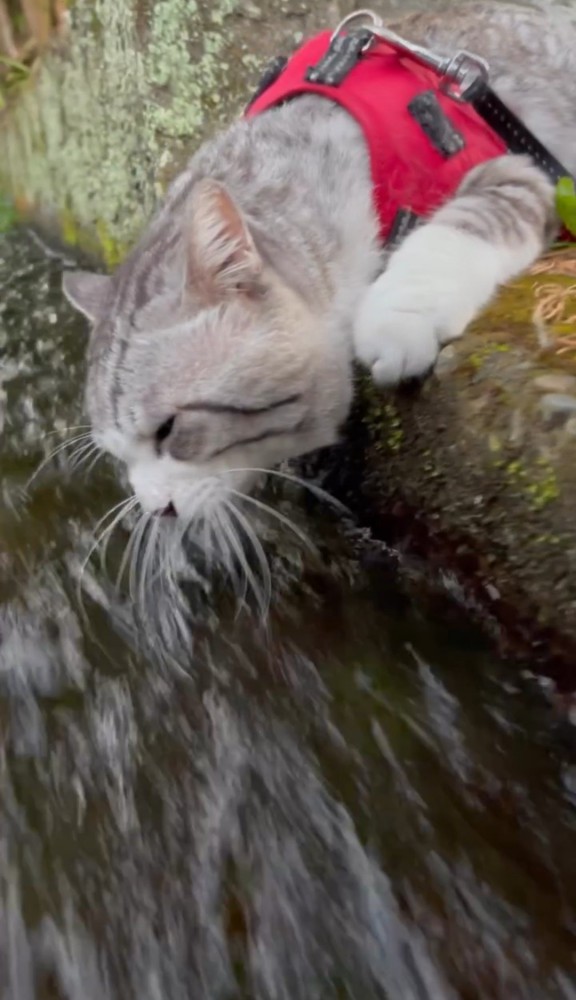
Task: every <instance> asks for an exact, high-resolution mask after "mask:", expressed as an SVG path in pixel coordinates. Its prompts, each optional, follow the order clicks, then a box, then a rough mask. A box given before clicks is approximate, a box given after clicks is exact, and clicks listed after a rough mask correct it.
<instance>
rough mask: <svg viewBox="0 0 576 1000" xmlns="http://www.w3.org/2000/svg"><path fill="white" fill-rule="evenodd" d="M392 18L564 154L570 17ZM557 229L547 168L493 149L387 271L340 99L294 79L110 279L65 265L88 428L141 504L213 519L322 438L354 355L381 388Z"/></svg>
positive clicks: (196, 176) (575, 156)
mask: <svg viewBox="0 0 576 1000" xmlns="http://www.w3.org/2000/svg"><path fill="white" fill-rule="evenodd" d="M394 27H395V28H396V30H398V31H399V32H400V33H402V34H404V36H405V37H407V38H410V39H411V40H413V41H419V42H421V43H422V44H425V45H427V46H429V47H430V48H432V49H434V50H435V51H439V52H441V53H448V54H450V53H452V52H454V51H455V50H457V49H459V48H467V49H469V50H472V51H475V52H478V53H479V54H480V55H483V56H484V57H485V58H486V59H488V61H489V62H490V65H491V67H492V84H493V86H494V87H495V89H496V90H497V92H498V93H499V95H500V96H501V97H502V98H503V100H505V101H506V102H507V103H508V104H509V106H510V107H511V108H512V109H513V110H515V111H516V113H517V114H518V115H520V117H521V118H523V120H524V121H525V122H526V124H527V125H528V127H529V128H531V129H532V130H533V131H534V132H535V133H536V135H537V136H538V137H539V138H540V139H541V140H542V141H543V142H544V143H545V144H546V145H547V146H548V147H549V149H550V150H551V152H553V153H554V154H555V155H556V156H557V157H558V158H559V159H560V160H561V161H563V162H564V163H565V164H566V166H567V167H568V169H570V170H571V171H576V55H575V54H576V31H575V30H574V27H573V25H572V24H571V23H569V22H568V19H567V15H563V16H561V15H560V14H559V13H558V14H555V15H553V14H552V13H551V12H548V13H546V12H543V11H540V10H537V9H528V10H527V9H521V8H519V7H513V6H509V5H495V4H489V5H483V6H480V7H472V8H467V9H463V10H459V11H454V10H451V11H450V13H449V14H448V15H440V14H434V15H429V14H426V15H413V16H412V17H410V18H407V19H406V20H405V21H403V22H402V23H401V24H398V25H395V26H394ZM554 232H555V219H554V210H553V190H552V187H551V185H550V183H549V182H548V180H547V179H546V177H545V176H544V175H543V174H541V173H540V171H539V170H538V169H537V168H536V167H535V166H533V165H532V164H531V163H530V162H529V161H528V160H526V159H525V158H523V157H516V156H505V157H501V158H499V159H496V160H492V161H491V162H489V163H487V164H485V165H483V166H481V167H479V168H475V169H474V170H473V171H472V172H471V173H470V174H469V175H468V177H467V178H466V179H465V181H464V183H463V184H462V186H461V188H460V190H459V191H458V192H457V194H456V196H455V197H454V198H453V199H452V200H451V201H450V202H449V203H447V204H446V205H445V206H444V207H442V208H441V209H440V210H439V211H438V212H436V214H435V215H433V217H432V218H431V219H430V220H429V221H428V222H427V223H426V224H425V225H423V226H421V227H420V228H419V229H417V230H416V231H415V232H413V233H412V234H411V235H409V236H408V238H407V239H406V240H405V241H404V242H403V243H402V244H401V246H400V247H399V248H398V249H397V251H396V252H394V253H393V254H392V255H391V257H390V259H389V261H388V264H387V267H386V270H385V271H384V272H383V273H382V265H383V257H382V251H381V248H380V247H379V245H378V238H377V237H378V221H377V219H376V217H375V213H374V208H373V202H372V192H371V178H370V169H369V160H368V154H367V150H366V147H365V144H364V139H363V136H362V133H361V131H360V128H359V126H358V125H357V124H356V123H355V122H354V121H353V120H352V119H351V118H350V117H349V116H348V114H347V112H345V111H343V110H342V109H340V108H338V107H337V106H336V105H333V104H332V103H331V102H329V101H326V100H324V99H322V98H318V97H313V96H312V97H311V96H306V97H301V98H298V99H297V100H295V101H293V102H291V103H288V104H286V105H284V106H283V107H281V108H279V109H276V110H273V111H268V112H266V113H265V114H263V115H260V116H257V117H255V118H254V119H252V120H250V121H244V120H241V121H237V122H236V123H234V124H233V125H232V126H231V127H230V128H229V129H228V130H227V131H226V132H224V134H222V135H219V136H216V137H215V138H213V139H211V140H210V141H209V142H207V143H206V144H205V145H204V146H203V147H202V148H201V149H200V150H199V151H198V152H197V153H196V154H195V155H194V156H193V158H192V160H191V161H190V163H189V165H188V167H187V169H186V170H185V172H184V173H183V174H182V175H181V176H180V177H179V178H178V179H177V180H176V182H175V183H174V184H173V185H172V187H171V189H170V191H169V192H168V195H167V197H166V200H165V202H164V204H163V207H162V208H161V209H160V211H159V212H158V214H157V216H156V218H155V219H154V220H153V222H152V223H151V225H150V227H149V228H148V230H147V232H146V233H145V235H144V237H143V239H142V240H141V242H140V243H139V245H138V246H137V247H136V248H135V249H134V250H133V252H132V253H131V254H130V256H129V257H128V259H127V260H126V261H125V263H123V264H122V266H121V267H120V268H119V269H118V270H117V271H116V273H115V274H114V275H113V276H112V277H111V278H108V277H104V276H97V275H91V274H87V273H84V272H79V273H75V274H68V275H66V280H65V291H66V294H67V295H68V297H69V299H70V300H71V301H72V302H73V303H74V305H75V306H77V308H78V309H80V310H81V311H82V312H83V313H85V314H86V316H88V317H89V319H90V321H91V323H92V333H91V340H90V349H89V371H88V385H87V406H88V411H89V416H90V420H91V422H92V428H93V434H94V438H95V439H96V441H97V443H98V444H99V445H101V446H102V448H104V449H105V450H107V451H109V452H111V453H112V454H113V455H114V456H116V457H117V458H118V459H120V460H121V461H122V462H124V463H126V466H127V469H128V474H129V478H130V481H131V484H132V486H133V489H134V491H135V494H136V496H137V497H138V499H139V501H140V504H141V506H142V508H143V509H144V510H145V511H149V512H152V511H158V512H170V513H172V514H173V513H177V514H178V515H179V516H181V517H182V518H183V519H185V521H190V520H191V519H192V518H193V517H194V516H195V515H197V514H198V513H199V512H200V513H201V514H203V515H204V516H206V511H207V510H209V509H210V508H211V507H213V508H214V505H218V504H219V503H220V501H222V502H224V503H229V502H230V499H231V497H235V496H237V494H236V492H235V491H245V490H247V489H249V488H250V486H251V484H252V481H253V479H254V477H255V474H256V473H257V472H258V470H262V469H267V468H270V467H271V466H274V465H275V464H276V463H278V462H280V461H282V460H284V459H287V458H290V457H294V456H298V455H302V454H303V453H305V452H308V451H311V450H313V449H315V448H318V447H320V446H324V445H328V444H330V443H332V442H333V441H334V440H335V439H336V437H337V434H338V429H339V427H340V426H341V424H342V422H343V420H344V419H345V417H346V415H347V412H348V409H349V406H350V401H351V395H352V379H351V369H352V362H353V359H354V358H357V359H359V361H360V362H362V363H363V364H364V365H366V366H368V368H370V369H371V371H372V373H373V376H374V378H375V380H376V381H377V382H379V383H381V384H387V385H389V384H393V383H396V382H398V381H399V380H401V379H402V378H405V377H407V376H414V375H419V374H421V373H424V372H426V371H427V370H428V369H429V368H430V366H431V365H433V363H434V361H435V359H436V357H437V355H438V352H439V350H440V348H441V347H442V345H444V344H446V343H447V342H448V341H450V340H452V339H453V338H456V337H459V336H460V335H461V334H462V333H463V331H464V330H465V328H466V326H467V325H468V324H469V322H470V321H471V320H472V319H473V318H474V317H475V316H476V315H477V313H478V311H479V310H480V309H481V308H482V307H483V306H484V305H485V304H486V303H487V302H488V301H489V299H490V298H491V297H492V296H493V294H494V293H495V291H496V290H497V288H498V286H499V285H500V284H501V283H502V282H505V281H507V280H508V279H510V278H511V277H512V276H514V275H516V274H518V273H519V272H521V271H522V270H523V269H525V268H527V267H528V266H529V265H530V264H531V263H532V262H533V261H534V260H535V259H536V258H537V257H538V256H539V254H540V253H541V251H542V250H543V249H544V247H545V246H546V245H547V243H548V242H549V241H550V239H551V238H552V236H553V234H554ZM214 509H216V508H214Z"/></svg>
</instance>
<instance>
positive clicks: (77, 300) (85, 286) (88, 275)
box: [62, 271, 111, 322]
mask: <svg viewBox="0 0 576 1000" xmlns="http://www.w3.org/2000/svg"><path fill="white" fill-rule="evenodd" d="M110 281H111V279H110V278H108V277H107V276H106V275H105V274H93V273H92V272H91V271H65V272H64V276H63V278H62V290H63V292H64V295H65V296H66V298H67V299H68V301H69V302H70V303H71V304H72V305H73V306H74V308H75V309H78V310H79V312H81V313H83V314H84V316H87V317H88V319H89V320H90V321H91V322H94V320H95V319H97V318H98V316H99V315H100V313H101V312H102V310H103V309H104V307H105V305H106V302H107V299H108V295H109V292H110Z"/></svg>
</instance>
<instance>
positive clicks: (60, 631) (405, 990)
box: [0, 234, 576, 1000]
mask: <svg viewBox="0 0 576 1000" xmlns="http://www.w3.org/2000/svg"><path fill="white" fill-rule="evenodd" d="M60 270H61V264H60V262H59V261H58V260H56V259H48V258H46V257H45V256H44V255H43V254H42V252H41V250H40V249H39V248H38V247H37V246H36V245H35V244H34V243H33V242H32V241H31V239H30V238H29V237H28V236H26V235H25V234H12V235H11V236H10V237H9V238H6V239H5V240H4V241H3V242H2V243H1V244H0V357H1V368H0V372H1V376H2V381H3V399H4V405H3V417H4V430H3V434H2V437H1V438H0V448H1V451H0V469H1V473H2V475H1V490H2V493H1V501H0V797H1V811H0V997H2V998H3V1000H32V998H36V997H37V998H39V1000H49V998H50V1000H109V998H110V1000H111V998H114V1000H116V998H122V1000H129V998H138V1000H160V998H162V1000H179V998H193V1000H204V998H205V1000H220V998H253V1000H284V998H286V1000H300V998H302V1000H315V998H318V1000H332V998H345V997H348V998H354V1000H371V998H385V997H386V998H389V1000H425V998H441V1000H451V998H456V997H460V998H465V1000H476V998H486V1000H499V998H506V1000H516V998H530V1000H534V998H542V1000H547V998H556V997H558V998H561V997H562V998H574V997H576V974H575V965H574V961H575V958H574V956H575V944H576V938H575V930H576V894H575V890H576V850H575V847H574V845H575V843H576V840H575V832H576V831H575V826H576V811H575V806H576V766H575V763H574V753H573V746H572V743H571V740H570V738H569V737H568V736H567V735H566V734H564V733H563V732H562V731H560V730H559V729H558V728H557V727H556V725H555V723H554V721H553V719H552V717H551V714H550V712H549V710H548V708H547V707H546V704H545V702H544V699H543V698H541V697H540V695H539V693H538V692H537V691H533V690H527V689H525V688H524V689H522V690H521V689H520V688H519V687H518V685H517V683H516V679H515V677H513V676H512V675H511V674H510V671H509V670H508V669H507V668H506V666H505V665H503V664H501V663H498V662H495V661H494V659H493V657H492V656H491V654H490V652H489V650H487V649H486V648H485V647H483V645H482V643H481V642H480V641H479V640H478V639H477V637H476V636H474V635H473V634H472V633H471V632H470V631H469V630H467V629H464V630H454V629H452V628H450V627H448V626H447V625H446V624H443V623H442V622H441V621H431V620H423V619H422V617H421V616H420V615H419V613H418V611H417V609H415V608H414V607H413V606H412V605H411V603H410V602H409V601H406V600H403V599H402V597H401V595H400V594H399V593H396V592H394V591H391V590H390V588H389V585H388V584H386V583H385V582H384V581H383V580H382V578H381V576H380V571H379V569H378V568H377V566H376V567H375V566H371V568H367V567H366V566H365V565H364V564H363V561H362V559H361V558H360V557H359V556H358V555H357V553H356V552H355V548H354V546H353V545H352V544H351V543H350V542H349V541H347V540H346V538H345V537H343V533H342V531H341V530H340V529H339V526H338V525H337V524H336V523H335V521H334V518H330V517H329V516H328V515H327V514H326V513H325V512H324V511H323V510H322V508H321V507H318V508H317V509H315V510H312V511H311V512H309V513H306V514H304V513H303V512H302V510H301V507H302V505H300V509H299V507H298V505H297V504H296V503H295V502H294V501H290V499H287V498H284V499H278V502H279V503H282V504H285V505H287V506H286V508H285V509H287V510H289V511H290V514H291V516H294V517H296V518H297V519H299V523H300V524H301V526H302V527H303V528H304V530H306V531H307V532H308V534H310V535H312V536H313V537H314V538H315V540H316V541H317V544H318V553H317V555H315V556H314V557H312V556H310V555H307V554H306V552H305V551H304V550H300V548H299V547H298V546H297V545H296V543H295V541H294V538H293V537H291V536H286V537H283V538H280V537H278V536H275V537H273V538H272V539H271V540H270V545H271V548H272V550H274V551H275V553H276V554H275V556H274V564H273V571H274V576H275V588H274V596H273V601H272V606H271V610H270V616H269V619H268V621H267V624H266V628H263V627H262V625H261V624H259V623H258V621H257V620H255V619H254V618H252V617H251V616H250V615H249V614H248V613H246V612H244V613H242V614H240V615H237V614H236V610H235V608H234V606H233V603H232V602H231V601H230V599H229V598H228V597H227V595H226V593H225V592H223V591H222V592H220V593H217V592H216V591H214V592H209V593H208V594H205V596H204V598H203V600H202V601H201V602H200V604H198V605H197V607H196V611H195V612H193V613H192V620H191V622H190V623H189V625H188V626H187V629H186V631H185V632H181V633H180V635H179V637H178V642H177V643H176V641H175V639H174V637H173V636H172V634H171V632H170V630H169V629H167V628H166V627H165V626H166V622H167V621H168V620H169V615H170V611H171V609H170V608H169V607H168V603H169V602H170V601H171V600H172V598H171V597H170V595H166V594H165V593H164V591H163V590H162V588H161V587H160V588H159V591H158V594H157V595H156V597H155V604H154V609H153V610H150V612H149V614H147V615H146V616H140V618H139V619H137V618H136V617H135V613H134V610H133V607H132V604H131V602H130V600H129V599H127V598H126V595H124V596H122V595H121V594H118V593H116V592H115V590H114V588H113V587H112V586H111V584H110V582H109V581H110V574H108V573H106V572H105V571H103V570H102V569H101V568H99V566H98V562H97V560H96V561H94V560H93V561H92V562H91V563H90V564H89V565H88V566H87V567H86V570H85V573H84V577H83V582H82V585H81V586H80V587H79V585H78V575H79V567H81V565H82V563H83V561H84V560H85V558H86V555H87V553H88V552H89V549H90V546H91V544H92V531H93V528H94V526H95V524H96V522H97V520H98V518H99V517H100V516H101V515H102V514H103V513H104V512H105V510H106V509H107V507H108V506H110V504H111V503H112V502H116V500H117V499H119V497H120V496H121V494H120V491H119V488H118V486H117V485H116V484H115V481H114V476H113V472H112V470H110V469H109V468H107V467H106V465H105V463H103V464H102V465H101V466H97V467H96V468H95V469H94V471H93V472H92V473H91V474H90V475H89V476H87V477H86V476H84V475H83V474H82V472H81V471H80V472H79V473H78V474H77V475H76V476H75V475H73V470H71V469H70V466H69V463H68V460H67V458H66V454H65V453H61V454H59V455H57V456H55V457H54V459H53V460H52V461H51V462H49V463H48V464H47V466H46V468H45V470H44V472H43V474H42V475H41V476H38V477H37V478H36V479H35V480H34V481H33V482H32V483H31V485H30V487H29V489H28V491H26V488H25V487H26V483H27V480H28V479H29V477H30V475H31V474H32V472H33V470H34V468H35V467H36V466H37V464H38V462H39V461H40V460H41V458H42V456H43V455H45V454H47V453H48V452H49V451H50V449H51V448H52V447H53V440H54V439H53V437H52V436H51V432H52V431H53V430H54V429H55V428H56V429H58V428H60V429H61V428H63V427H65V426H67V425H75V424H79V423H81V422H82V421H81V419H79V417H78V414H79V412H80V406H79V399H80V387H81V382H82V376H83V354H84V334H83V331H82V324H81V323H79V322H78V321H77V319H76V318H75V317H73V316H72V315H71V314H70V312H69V311H68V309H67V308H66V307H65V306H64V304H63V303H62V301H61V297H60V293H59V283H60ZM80 432H81V431H80ZM49 435H50V436H49ZM56 440H59V437H58V436H56ZM126 539H127V535H126V532H125V530H124V529H123V528H120V529H119V530H118V532H117V537H116V538H115V541H114V543H113V544H112V545H111V547H110V559H111V562H112V564H114V560H116V562H117V561H118V559H119V558H120V553H121V551H122V546H123V545H124V544H125V542H126Z"/></svg>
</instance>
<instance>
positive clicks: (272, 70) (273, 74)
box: [246, 56, 288, 110]
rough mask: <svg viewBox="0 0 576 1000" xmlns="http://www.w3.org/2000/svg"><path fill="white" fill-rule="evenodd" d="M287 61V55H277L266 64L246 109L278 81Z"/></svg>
mask: <svg viewBox="0 0 576 1000" xmlns="http://www.w3.org/2000/svg"><path fill="white" fill-rule="evenodd" d="M287 62H288V58H287V56H275V57H274V59H271V60H270V62H269V63H267V64H266V66H265V67H264V72H263V73H262V76H261V77H260V79H259V81H258V85H257V87H256V90H255V91H254V93H253V94H252V97H251V98H250V100H249V101H248V104H247V105H246V110H248V108H249V107H251V106H252V104H254V101H256V100H257V99H258V98H259V97H261V96H262V94H263V93H264V91H265V90H268V87H271V86H272V84H273V83H276V80H277V79H278V77H279V76H280V75H281V73H283V72H284V70H285V68H286V63H287Z"/></svg>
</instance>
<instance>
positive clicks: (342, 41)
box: [306, 28, 374, 87]
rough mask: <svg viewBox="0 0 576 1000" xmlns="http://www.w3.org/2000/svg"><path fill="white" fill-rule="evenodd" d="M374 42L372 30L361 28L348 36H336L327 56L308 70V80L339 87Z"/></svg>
mask: <svg viewBox="0 0 576 1000" xmlns="http://www.w3.org/2000/svg"><path fill="white" fill-rule="evenodd" d="M373 41H374V33H373V31H372V30H371V29H370V28H359V29H358V31H351V32H350V33H349V34H346V35H344V34H338V35H334V38H333V39H332V41H331V42H330V46H329V48H328V51H327V52H326V54H325V55H323V56H322V58H321V59H320V60H319V61H318V62H317V63H316V65H315V66H310V67H309V68H308V69H307V70H306V80H308V82H309V83H321V84H324V86H327V87H338V86H339V85H340V84H341V83H342V81H343V80H345V79H346V77H347V76H348V74H349V72H350V70H352V69H354V66H355V65H356V63H357V62H358V60H359V59H360V56H361V55H362V53H363V52H366V50H367V49H369V48H370V46H371V45H372V42H373Z"/></svg>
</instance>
